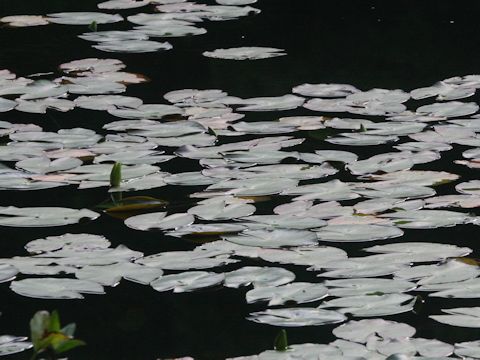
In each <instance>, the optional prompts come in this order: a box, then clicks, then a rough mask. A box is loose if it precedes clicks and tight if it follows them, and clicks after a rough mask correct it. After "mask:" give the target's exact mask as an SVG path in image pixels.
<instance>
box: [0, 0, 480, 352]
mask: <svg viewBox="0 0 480 360" xmlns="http://www.w3.org/2000/svg"><path fill="white" fill-rule="evenodd" d="M98 2H99V1H92V0H82V1H73V0H36V1H32V0H0V16H6V15H14V14H45V13H52V12H61V11H95V5H96V3H98ZM254 6H256V7H258V8H260V9H261V10H262V13H261V14H259V15H257V16H254V17H249V18H244V19H239V20H233V21H228V22H208V23H205V24H204V25H205V27H206V28H207V30H208V33H207V34H206V35H202V36H196V37H187V38H178V39H169V41H170V42H171V43H172V44H173V46H174V49H173V50H171V51H168V52H160V53H150V54H110V53H104V52H101V51H98V50H95V49H93V48H91V47H90V46H91V43H90V42H87V41H84V40H81V39H78V38H77V37H76V36H77V35H78V34H80V33H82V32H84V31H87V29H86V27H84V26H66V25H49V26H43V27H32V28H15V29H11V28H6V27H4V28H0V44H1V49H0V69H1V68H5V69H9V70H11V71H13V72H15V73H17V74H18V75H20V76H27V75H29V74H32V73H37V72H48V71H56V69H57V67H58V65H59V64H61V63H64V62H67V61H71V60H75V59H81V58H87V57H100V58H108V57H112V58H118V59H120V60H122V61H124V62H125V63H126V64H127V71H131V72H138V73H143V74H145V75H146V76H147V77H149V78H150V79H151V80H152V81H151V82H150V83H147V84H141V85H131V86H129V88H128V91H127V95H132V96H139V97H141V98H142V99H143V100H144V102H145V103H158V102H163V99H162V94H164V93H165V92H167V91H170V90H175V89H182V88H200V89H207V88H218V89H223V90H226V91H228V92H229V93H230V94H231V95H235V96H241V97H254V96H275V95H283V94H286V93H289V92H290V91H291V88H292V87H293V86H295V85H299V84H302V83H305V82H310V83H317V82H322V83H329V82H334V83H348V84H352V85H355V86H357V87H359V88H361V89H365V90H366V89H369V88H373V87H383V88H401V89H404V90H410V89H413V88H415V87H420V86H427V85H430V84H432V83H434V82H436V81H439V80H442V79H444V78H448V77H451V76H456V75H467V74H476V73H479V72H480V65H479V58H480V46H479V45H480V37H479V29H480V23H479V22H478V14H479V13H480V4H479V3H476V2H470V1H455V2H454V1H425V0H422V1H417V2H413V1H362V0H353V1H328V2H327V1H316V0H259V2H258V3H257V4H255V5H254ZM142 11H143V10H142V9H139V10H129V11H122V12H121V14H122V15H124V14H125V15H127V14H128V15H129V14H134V13H136V12H142ZM145 12H148V11H145ZM128 27H129V25H128V24H127V23H125V24H112V25H100V26H99V29H100V30H103V29H120V28H128ZM236 46H271V47H280V48H284V49H286V51H287V53H288V56H284V57H279V58H274V59H269V60H260V61H245V62H235V61H225V60H215V59H208V58H205V57H203V56H201V53H202V52H203V51H205V50H213V49H216V48H222V47H236ZM57 75H59V74H57ZM475 100H477V102H478V97H475ZM469 101H470V100H469ZM290 114H299V115H301V114H310V112H309V111H307V110H305V109H303V110H302V109H299V110H296V111H289V112H282V113H261V114H248V116H247V118H246V119H247V120H270V119H275V118H276V117H278V116H280V115H281V116H287V115H290ZM116 119H117V118H114V117H112V116H110V115H108V114H105V113H103V112H94V111H86V110H78V109H76V110H74V111H72V112H68V113H65V114H63V113H58V112H53V111H49V113H48V114H47V115H46V116H45V115H34V114H25V113H20V112H8V113H2V114H0V120H7V121H11V122H34V123H36V124H39V125H41V126H42V127H44V129H46V130H55V131H56V130H58V129H60V128H70V127H80V126H81V127H86V128H90V129H94V130H96V131H99V132H100V131H101V127H102V125H103V124H105V123H106V122H110V121H114V120H116ZM298 135H299V136H302V137H304V136H308V134H306V133H299V134H298ZM235 140H236V139H235ZM325 146H328V147H331V148H337V147H335V146H333V145H327V144H325V143H321V144H320V143H319V142H318V141H317V140H315V139H309V140H308V141H307V142H306V143H305V144H303V145H302V146H301V147H299V149H300V150H302V151H313V150H315V149H319V148H321V147H322V148H324V147H325ZM387 149H388V148H387V147H385V148H384V147H373V148H368V149H358V148H354V149H348V150H351V151H354V152H357V153H359V154H361V155H362V156H369V155H371V154H373V153H376V152H381V151H386V150H387ZM462 150H464V148H463V147H460V146H459V147H456V148H455V150H453V151H450V152H447V153H443V156H442V160H441V161H436V162H434V163H433V164H427V165H424V166H422V167H418V168H425V169H426V168H428V169H436V170H448V171H452V172H455V173H457V174H461V175H462V177H463V178H462V181H467V180H470V179H474V178H476V177H477V173H476V172H475V171H470V170H467V169H466V168H463V167H461V166H456V165H453V164H452V161H453V160H455V159H459V158H460V157H461V155H460V154H461V151H462ZM196 168H198V165H196V162H194V161H189V160H175V161H172V162H169V163H168V164H165V165H164V164H162V170H165V171H171V172H181V171H189V170H192V169H196ZM341 176H342V180H351V178H349V177H348V175H347V174H346V173H342V174H341ZM322 181H323V180H322ZM199 189H201V188H200V187H199V188H191V189H188V191H190V190H192V191H196V190H199ZM452 189H453V185H445V186H442V187H440V188H438V189H437V190H438V192H439V193H440V194H442V193H452V192H453V190H452ZM142 194H144V195H150V196H156V197H159V198H166V199H169V200H171V201H172V203H173V204H175V203H176V202H181V201H183V200H184V199H185V198H186V196H187V191H186V190H185V189H183V188H180V187H171V186H169V187H164V188H160V189H154V190H151V191H145V192H142ZM1 195H2V197H1V198H0V205H2V206H5V205H16V206H47V205H49V206H67V207H74V208H80V207H89V208H92V207H93V206H94V205H95V204H98V203H99V202H101V201H102V200H104V199H105V198H106V192H105V189H93V190H82V191H75V190H74V189H73V188H58V189H53V190H44V191H29V192H5V191H3V192H2V193H1ZM271 207H272V205H271V204H267V203H265V204H260V205H259V212H268V211H270V209H271ZM476 229H477V228H476V227H474V226H472V225H466V226H457V227H455V228H445V229H439V230H435V231H425V230H423V231H422V230H416V231H414V230H410V231H406V234H405V236H404V237H403V238H402V241H403V240H404V241H433V242H443V243H452V244H457V245H459V246H470V247H476V234H478V231H476ZM66 232H71V233H80V232H88V233H94V234H104V235H105V236H106V237H107V238H109V239H110V240H111V241H112V243H113V244H114V245H116V244H120V243H122V244H125V245H127V246H129V247H130V248H132V249H135V250H140V251H143V252H145V253H146V254H152V253H157V252H160V251H168V250H183V249H185V250H187V249H192V248H193V247H194V246H195V244H193V243H190V242H188V241H185V240H181V239H174V238H169V237H165V236H163V235H162V234H161V233H150V232H139V231H134V230H132V229H129V228H127V227H125V226H124V225H123V224H122V221H121V220H118V219H114V218H111V217H109V216H102V217H101V218H100V219H98V220H96V221H93V222H91V223H88V224H78V225H72V226H65V227H59V228H51V229H44V228H39V229H28V228H24V229H13V228H2V229H1V234H2V236H1V239H2V240H1V241H0V256H4V257H9V256H14V255H25V251H24V250H23V246H24V245H25V243H26V242H28V241H30V240H33V239H37V238H41V237H45V236H51V235H61V234H63V233H66ZM368 245H370V244H368ZM364 246H367V245H365V244H359V245H352V246H346V247H344V246H342V247H343V248H346V249H347V250H348V251H349V254H350V255H356V254H358V250H359V249H361V248H362V247H364ZM475 255H477V254H475ZM262 264H266V263H264V262H256V261H253V260H251V261H242V263H241V265H262ZM241 265H240V264H234V265H231V266H229V267H227V268H226V269H216V271H221V270H231V269H235V268H238V267H239V266H241ZM288 268H289V269H291V270H293V271H295V273H296V274H297V280H299V281H303V280H305V281H318V279H317V278H316V277H315V274H313V273H308V272H306V271H304V270H303V268H301V267H288ZM106 290H107V294H106V295H102V296H87V297H86V299H85V300H71V301H54V300H39V299H29V298H25V297H21V296H18V295H16V294H14V293H13V292H11V291H10V290H9V288H8V284H1V285H0V311H1V312H2V316H1V317H0V333H2V334H17V335H26V334H27V333H28V320H29V319H30V317H31V316H32V314H33V313H34V312H35V311H37V310H40V309H48V310H53V309H58V310H59V311H60V314H61V315H62V317H63V320H64V322H71V321H75V322H77V325H78V334H77V335H78V337H79V338H81V339H84V340H85V341H87V343H88V346H87V347H85V348H82V349H78V350H75V351H74V352H73V355H71V356H70V359H73V360H75V359H89V360H100V359H102V360H110V359H111V360H114V359H115V360H137V359H138V360H143V359H156V358H157V357H158V358H160V357H162V358H163V357H168V356H181V355H191V356H194V357H195V358H197V359H224V358H225V357H228V356H239V355H248V354H254V353H258V352H260V351H263V350H265V349H269V348H271V347H272V341H273V338H274V337H275V334H276V333H277V331H278V328H275V327H271V326H268V325H259V324H255V323H253V322H249V321H247V320H245V317H246V316H247V315H248V313H250V312H252V311H256V310H261V309H264V308H265V306H264V305H247V304H246V303H245V292H246V291H247V290H248V289H246V288H242V289H238V290H235V289H223V288H219V289H208V290H205V291H199V292H195V293H190V294H175V295H172V294H171V293H158V292H156V291H154V290H152V289H151V288H150V287H148V286H142V285H138V284H133V283H130V282H127V281H123V282H122V283H121V284H120V285H119V286H117V287H115V288H106ZM313 305H315V304H308V305H307V306H313ZM475 305H478V301H476V300H455V301H451V300H445V299H443V300H442V299H433V298H432V299H430V298H428V299H427V302H426V306H425V307H424V310H423V311H422V312H421V313H420V314H413V313H407V314H402V315H397V316H392V317H389V318H391V319H394V320H396V321H405V322H408V323H410V324H412V325H414V326H415V327H416V328H417V329H418V332H417V336H421V337H427V338H438V339H440V340H443V341H447V342H450V343H453V342H459V341H467V340H476V339H478V338H479V332H478V331H477V330H471V329H462V328H452V327H448V326H447V325H442V324H439V323H436V322H433V321H431V320H429V319H428V315H429V314H433V313H439V309H440V308H448V307H460V306H475ZM334 327H335V326H322V327H306V328H295V329H289V330H288V335H289V338H290V342H291V343H303V342H320V343H327V342H329V341H332V340H334V337H333V336H332V335H331V330H332V328H334ZM12 358H17V359H26V358H28V356H26V355H25V354H21V355H18V356H14V357H12Z"/></svg>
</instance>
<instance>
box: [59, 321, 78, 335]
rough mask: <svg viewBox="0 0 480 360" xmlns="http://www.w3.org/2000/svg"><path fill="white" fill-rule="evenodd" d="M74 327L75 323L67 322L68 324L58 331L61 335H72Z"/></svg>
mask: <svg viewBox="0 0 480 360" xmlns="http://www.w3.org/2000/svg"><path fill="white" fill-rule="evenodd" d="M76 329H77V324H75V323H71V324H68V325H66V326H64V327H63V328H62V329H60V332H61V333H62V334H63V335H66V336H70V337H73V335H74V334H75V330H76Z"/></svg>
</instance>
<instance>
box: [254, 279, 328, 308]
mask: <svg viewBox="0 0 480 360" xmlns="http://www.w3.org/2000/svg"><path fill="white" fill-rule="evenodd" d="M327 295H328V290H327V288H326V287H325V286H323V285H320V284H312V283H301V282H296V283H291V284H287V285H283V286H268V287H259V288H255V289H252V290H250V291H249V292H247V294H246V298H247V303H254V302H259V301H268V305H269V306H274V305H283V304H285V303H287V302H288V303H290V302H295V303H297V304H303V303H307V302H313V301H318V300H320V299H323V298H324V297H326V296H327Z"/></svg>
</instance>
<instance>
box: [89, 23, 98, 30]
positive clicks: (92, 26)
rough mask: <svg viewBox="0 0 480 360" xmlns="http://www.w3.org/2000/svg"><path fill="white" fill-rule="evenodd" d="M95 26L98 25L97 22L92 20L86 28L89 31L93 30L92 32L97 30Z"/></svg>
mask: <svg viewBox="0 0 480 360" xmlns="http://www.w3.org/2000/svg"><path fill="white" fill-rule="evenodd" d="M97 27H98V26H97V22H96V21H92V22H91V23H90V25H88V29H89V30H90V31H93V32H96V31H97Z"/></svg>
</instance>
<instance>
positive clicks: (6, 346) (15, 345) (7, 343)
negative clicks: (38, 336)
mask: <svg viewBox="0 0 480 360" xmlns="http://www.w3.org/2000/svg"><path fill="white" fill-rule="evenodd" d="M25 340H27V338H26V337H20V336H10V335H1V336H0V356H6V355H11V354H17V353H20V352H23V351H25V350H28V349H31V348H32V347H33V345H32V343H31V342H28V341H25Z"/></svg>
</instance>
